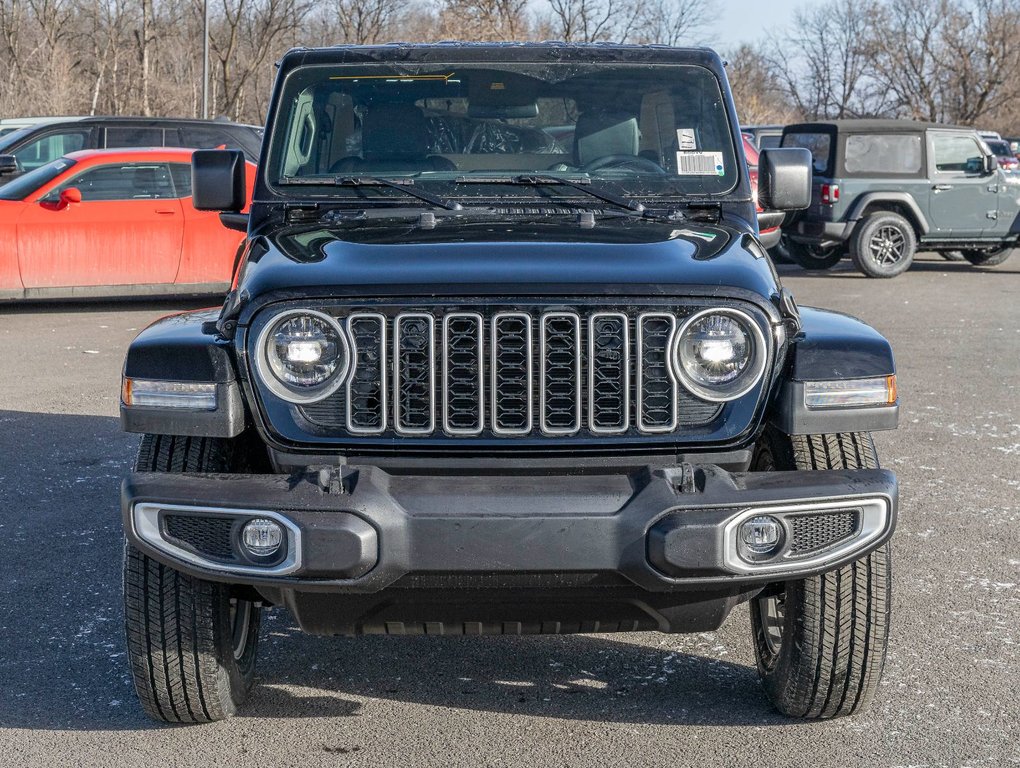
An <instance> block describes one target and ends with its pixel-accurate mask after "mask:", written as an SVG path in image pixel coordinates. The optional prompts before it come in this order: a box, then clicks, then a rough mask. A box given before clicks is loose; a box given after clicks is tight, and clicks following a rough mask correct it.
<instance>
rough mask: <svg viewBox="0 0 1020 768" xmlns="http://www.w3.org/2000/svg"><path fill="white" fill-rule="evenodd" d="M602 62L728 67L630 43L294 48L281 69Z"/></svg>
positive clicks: (710, 58) (708, 52)
mask: <svg viewBox="0 0 1020 768" xmlns="http://www.w3.org/2000/svg"><path fill="white" fill-rule="evenodd" d="M559 61H568V62H569V61H575V62H587V63H593V62H600V61H605V62H606V63H613V64H630V63H637V64H696V65H701V66H704V67H708V68H710V69H712V70H713V71H715V72H716V73H717V74H721V73H722V71H723V62H722V59H721V58H720V57H719V54H718V53H716V52H715V51H714V50H712V49H711V48H700V47H690V48H679V47H673V46H668V45H635V44H625V43H565V42H559V41H547V42H542V43H495V42H485V43H477V42H456V41H449V42H440V43H387V44H384V45H336V46H332V47H328V48H292V49H291V50H289V51H288V52H287V53H286V54H284V56H283V58H282V59H281V61H280V66H281V68H286V69H289V68H291V67H296V66H301V65H305V64H357V63H364V64H369V63H400V62H404V63H411V62H414V63H431V64H442V63H444V62H456V63H463V64H469V63H470V64H474V63H485V62H492V63H500V62H539V63H541V62H559Z"/></svg>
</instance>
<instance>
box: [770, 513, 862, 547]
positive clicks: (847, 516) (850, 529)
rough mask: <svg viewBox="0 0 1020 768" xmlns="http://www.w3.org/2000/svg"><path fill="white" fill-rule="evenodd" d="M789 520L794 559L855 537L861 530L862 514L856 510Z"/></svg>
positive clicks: (799, 516)
mask: <svg viewBox="0 0 1020 768" xmlns="http://www.w3.org/2000/svg"><path fill="white" fill-rule="evenodd" d="M788 519H789V522H790V527H791V529H792V534H793V535H792V537H791V539H792V540H791V542H790V555H791V556H793V557H796V556H799V555H808V554H812V553H814V552H817V551H819V550H822V549H829V548H830V547H834V546H836V545H837V544H840V543H842V542H843V541H846V540H847V539H849V538H852V537H853V536H855V535H856V534H857V531H858V529H859V528H860V513H859V512H857V511H856V510H846V511H844V512H828V513H825V514H821V515H797V516H795V517H790V518H788Z"/></svg>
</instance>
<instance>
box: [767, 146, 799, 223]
mask: <svg viewBox="0 0 1020 768" xmlns="http://www.w3.org/2000/svg"><path fill="white" fill-rule="evenodd" d="M811 174H812V162H811V153H810V152H809V151H808V150H806V149H803V148H801V147H783V148H776V149H763V150H762V151H761V154H760V155H759V156H758V202H759V203H760V204H761V207H762V208H763V209H765V210H766V211H801V210H803V209H805V208H807V207H808V206H809V205H811Z"/></svg>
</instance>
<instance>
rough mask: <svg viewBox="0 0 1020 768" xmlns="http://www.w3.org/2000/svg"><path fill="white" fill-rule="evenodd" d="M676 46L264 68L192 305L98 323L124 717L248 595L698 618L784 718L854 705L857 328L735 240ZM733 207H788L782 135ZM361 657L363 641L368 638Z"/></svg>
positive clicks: (738, 164)
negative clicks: (232, 230) (123, 636)
mask: <svg viewBox="0 0 1020 768" xmlns="http://www.w3.org/2000/svg"><path fill="white" fill-rule="evenodd" d="M738 130H739V129H738V125H737V121H736V113H735V111H734V108H733V102H732V98H731V96H730V91H729V87H728V84H727V81H726V75H725V72H724V69H723V65H722V62H721V61H720V59H719V57H718V56H716V54H714V53H712V52H711V51H708V50H683V49H671V48H665V47H637V46H635V47H630V46H609V45H595V46H583V45H567V44H558V43H557V44H536V45H464V44H460V45H453V44H442V45H420V46H419V45H387V46H379V47H341V48H332V49H327V50H295V51H292V52H290V53H288V54H287V55H286V56H285V57H284V59H283V61H282V63H281V66H280V70H279V76H278V79H277V83H276V86H275V93H274V96H273V100H272V107H271V109H270V112H269V121H268V131H267V134H266V136H267V139H266V141H265V143H264V145H263V151H262V156H261V158H260V162H259V171H258V178H257V180H256V182H255V196H254V203H253V204H252V206H251V212H250V214H249V215H248V216H244V215H242V214H240V213H239V211H240V210H241V208H242V206H243V205H244V196H243V191H244V162H243V158H242V156H241V155H240V153H236V152H230V151H226V150H205V151H202V152H197V153H196V154H195V160H194V188H195V201H196V205H197V206H198V207H202V208H205V209H212V210H220V211H222V212H223V213H222V218H223V220H224V222H225V223H226V224H227V225H229V226H234V227H244V228H246V230H247V232H248V242H247V247H246V252H245V254H244V256H243V258H242V261H241V264H240V266H239V269H238V273H237V276H236V279H235V282H234V287H233V290H232V291H231V292H230V293H229V295H228V297H227V299H226V302H225V304H224V306H223V307H222V309H219V310H208V311H199V312H187V313H183V314H179V315H174V316H171V317H167V318H165V319H163V320H160V321H158V322H156V323H155V324H153V325H152V326H150V327H149V328H148V329H146V330H145V331H143V332H142V333H141V334H140V335H139V337H138V338H137V339H136V340H135V341H134V343H133V344H132V345H131V347H130V349H129V351H128V354H127V360H126V363H125V366H124V381H123V392H122V410H121V414H122V422H123V426H124V428H125V429H126V430H128V431H132V432H140V433H143V434H144V435H145V436H144V438H143V439H142V443H141V449H140V451H139V455H138V461H137V466H136V468H135V471H134V472H133V473H132V474H131V475H130V477H129V478H128V479H127V480H126V482H125V483H124V487H123V498H122V503H123V514H124V525H125V530H126V534H127V544H126V556H125V563H124V593H125V595H124V597H125V611H126V621H127V636H128V648H129V656H130V661H131V669H132V672H133V676H134V681H135V686H136V689H137V692H138V696H139V698H140V699H141V702H142V705H143V707H144V708H145V711H146V712H147V713H149V714H150V715H151V716H152V717H154V718H157V719H163V720H168V721H182V722H198V721H208V720H217V719H220V718H224V717H227V716H228V715H230V714H232V713H233V712H234V711H235V708H236V707H237V706H238V705H239V704H240V703H241V701H242V700H243V699H244V697H245V694H246V692H247V690H248V688H249V687H250V686H251V684H252V681H253V679H254V668H255V655H256V645H257V642H258V637H259V617H260V613H261V611H262V609H263V608H264V607H265V606H270V605H275V606H286V607H287V608H288V609H289V611H290V613H291V614H292V615H293V617H294V620H295V621H296V622H297V624H298V625H299V626H300V627H301V628H303V629H304V630H307V631H309V632H314V633H319V634H342V635H358V634H389V635H407V634H436V635H441V634H456V635H460V634H467V635H483V634H526V633H568V632H612V631H635V630H659V631H662V632H702V631H710V630H714V629H716V628H717V627H719V626H720V625H721V624H722V622H723V621H724V620H725V618H726V616H727V615H728V614H729V612H730V611H731V610H732V609H733V608H734V607H736V606H737V605H738V604H740V603H744V602H747V603H749V604H750V610H751V617H752V623H753V627H754V634H755V648H756V650H757V656H758V666H759V671H760V673H761V677H762V679H763V681H764V685H765V689H766V690H767V692H768V695H769V696H770V698H771V699H772V701H773V702H774V703H775V705H776V707H778V709H779V710H781V711H782V712H785V713H788V714H790V715H794V716H798V717H813V718H816V717H832V716H836V715H845V714H849V713H852V712H855V711H857V710H858V709H860V708H861V707H862V706H864V704H865V703H866V702H867V701H868V700H869V699H870V698H871V697H872V695H873V694H874V692H875V690H876V688H877V686H878V682H879V677H880V675H881V671H882V664H883V660H884V656H885V648H886V640H887V634H888V627H889V624H888V622H889V608H890V599H889V590H890V571H889V568H890V565H889V544H888V542H889V538H890V537H891V535H892V532H893V528H894V525H895V521H896V504H897V486H896V479H895V476H894V475H893V473H891V472H889V471H886V470H882V469H879V467H878V460H877V457H876V454H875V447H874V444H873V442H872V438H871V432H872V431H874V430H880V429H893V428H895V426H896V421H897V409H898V405H897V397H896V387H895V369H894V365H893V357H892V354H891V351H890V348H889V344H888V343H887V342H886V341H885V339H883V338H882V337H881V336H880V335H879V334H878V333H876V332H875V331H874V330H872V329H871V328H869V327H868V326H867V325H864V324H863V323H861V322H859V321H857V320H854V319H852V318H850V317H847V316H845V315H840V314H835V313H832V312H825V311H822V310H818V309H806V308H805V309H798V307H797V305H796V304H795V302H794V300H793V298H792V297H791V295H790V294H789V292H788V291H786V290H785V289H784V288H782V286H781V285H780V283H779V280H778V278H777V276H776V273H775V271H774V269H773V266H772V263H771V261H770V260H769V259H768V257H767V256H766V254H765V252H764V250H763V249H762V248H761V246H760V244H759V242H758V240H757V239H756V236H755V231H756V220H755V204H754V201H753V198H752V194H751V188H750V185H749V180H748V174H747V169H746V167H745V164H744V163H743V161H742V157H741V154H740V145H741V142H740V134H739V132H738ZM759 170H760V184H759V196H760V198H761V200H762V201H763V202H765V203H767V204H768V206H770V207H771V208H773V209H777V210H792V209H796V208H799V207H803V206H805V205H807V204H808V202H809V192H810V158H809V153H808V152H807V151H806V150H804V149H775V150H767V151H765V152H763V153H762V156H761V164H760V169H759ZM380 663H385V662H384V661H383V660H380Z"/></svg>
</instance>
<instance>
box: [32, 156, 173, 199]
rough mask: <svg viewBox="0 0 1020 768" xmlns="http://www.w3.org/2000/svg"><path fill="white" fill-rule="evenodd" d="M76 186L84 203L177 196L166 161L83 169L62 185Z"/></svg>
mask: <svg viewBox="0 0 1020 768" xmlns="http://www.w3.org/2000/svg"><path fill="white" fill-rule="evenodd" d="M68 187H75V188H77V189H78V190H80V191H81V199H82V201H84V202H97V201H103V200H107V201H108V200H161V199H166V198H173V197H175V194H174V186H173V182H172V180H171V178H170V169H169V168H167V166H166V165H164V164H163V163H144V164H142V163H132V164H118V165H102V166H99V167H98V168H90V169H88V170H87V171H83V172H82V173H80V174H78V175H77V176H75V177H74V178H72V179H71V180H70V181H67V182H65V183H64V184H61V185H60V188H59V189H57V190H54V192H53V193H52V194H51V195H50V196H56V195H59V194H60V190H61V189H67V188H68Z"/></svg>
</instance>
